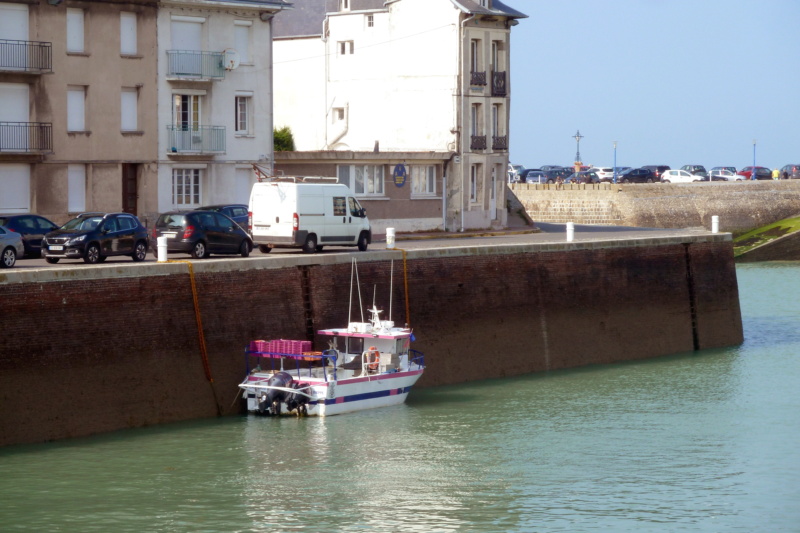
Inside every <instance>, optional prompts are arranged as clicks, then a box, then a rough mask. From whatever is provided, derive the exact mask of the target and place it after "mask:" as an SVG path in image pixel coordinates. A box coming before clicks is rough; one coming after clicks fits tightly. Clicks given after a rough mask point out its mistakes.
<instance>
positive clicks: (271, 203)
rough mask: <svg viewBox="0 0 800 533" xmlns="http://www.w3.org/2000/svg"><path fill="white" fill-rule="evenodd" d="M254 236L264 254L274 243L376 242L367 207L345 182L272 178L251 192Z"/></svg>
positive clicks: (362, 245) (306, 247)
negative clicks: (312, 181) (294, 180)
mask: <svg viewBox="0 0 800 533" xmlns="http://www.w3.org/2000/svg"><path fill="white" fill-rule="evenodd" d="M249 211H250V213H249V226H250V235H251V236H252V238H253V245H254V246H258V249H259V250H261V252H262V253H269V251H270V250H271V249H272V248H302V249H303V251H304V252H306V253H309V254H310V253H314V252H319V251H321V250H322V247H323V246H329V245H336V246H358V249H359V250H361V251H362V252H363V251H365V250H366V249H367V246H368V245H369V243H371V242H372V229H371V227H370V224H369V219H368V218H367V212H366V210H365V209H364V208H363V207H361V204H359V203H358V200H356V198H355V195H353V193H352V191H351V190H350V189H349V188H348V187H347V186H346V185H344V184H342V183H292V182H286V181H267V182H259V183H255V184H254V185H253V189H252V190H251V191H250V209H249Z"/></svg>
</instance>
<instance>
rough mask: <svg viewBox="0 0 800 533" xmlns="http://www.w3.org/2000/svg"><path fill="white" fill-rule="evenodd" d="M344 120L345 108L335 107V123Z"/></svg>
mask: <svg viewBox="0 0 800 533" xmlns="http://www.w3.org/2000/svg"><path fill="white" fill-rule="evenodd" d="M342 120H344V108H343V107H334V108H333V122H334V123H336V122H340V121H342Z"/></svg>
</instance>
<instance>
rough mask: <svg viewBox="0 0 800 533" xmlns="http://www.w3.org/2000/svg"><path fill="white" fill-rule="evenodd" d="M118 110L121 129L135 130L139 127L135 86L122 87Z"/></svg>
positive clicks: (137, 92) (137, 96)
mask: <svg viewBox="0 0 800 533" xmlns="http://www.w3.org/2000/svg"><path fill="white" fill-rule="evenodd" d="M120 111H121V116H120V121H121V130H122V131H137V130H138V129H139V90H138V89H137V88H135V87H123V88H122V93H121V95H120Z"/></svg>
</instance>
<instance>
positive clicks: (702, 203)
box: [510, 180, 800, 233]
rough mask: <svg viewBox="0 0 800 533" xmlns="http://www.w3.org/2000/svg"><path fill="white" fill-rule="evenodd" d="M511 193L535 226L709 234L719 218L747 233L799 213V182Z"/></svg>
mask: <svg viewBox="0 0 800 533" xmlns="http://www.w3.org/2000/svg"><path fill="white" fill-rule="evenodd" d="M510 188H511V193H513V195H514V196H516V198H517V199H518V201H519V203H520V204H521V205H522V207H523V208H524V209H525V210H526V211H527V214H528V216H529V217H530V218H531V219H532V220H533V221H534V223H535V222H536V221H539V222H575V223H576V224H614V225H621V226H639V227H651V228H687V227H704V228H707V229H708V228H710V227H711V217H712V216H714V215H717V216H719V220H720V231H727V232H732V233H744V232H746V231H749V230H752V229H754V228H758V227H760V226H763V225H765V224H770V223H772V222H775V221H778V220H781V219H784V218H787V217H791V216H795V215H797V214H798V213H800V180H786V181H756V182H747V181H742V182H734V183H725V182H712V183H686V184H677V183H674V184H670V183H655V184H618V185H612V184H607V183H603V184H598V185H567V186H565V187H564V188H563V189H556V188H555V185H528V184H514V185H511V186H510Z"/></svg>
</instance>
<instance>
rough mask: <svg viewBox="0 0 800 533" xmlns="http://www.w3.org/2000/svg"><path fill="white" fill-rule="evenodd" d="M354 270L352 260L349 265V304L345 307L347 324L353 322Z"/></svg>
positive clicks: (354, 266)
mask: <svg viewBox="0 0 800 533" xmlns="http://www.w3.org/2000/svg"><path fill="white" fill-rule="evenodd" d="M355 270H356V260H355V259H353V261H352V263H351V264H350V304H349V306H348V307H347V323H348V324H349V323H350V322H352V321H353V273H354V272H355Z"/></svg>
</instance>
